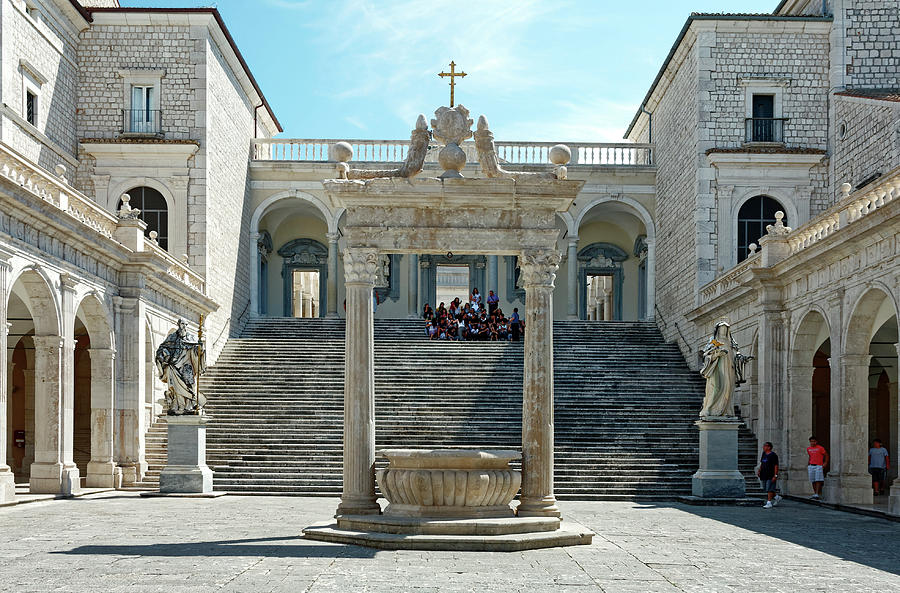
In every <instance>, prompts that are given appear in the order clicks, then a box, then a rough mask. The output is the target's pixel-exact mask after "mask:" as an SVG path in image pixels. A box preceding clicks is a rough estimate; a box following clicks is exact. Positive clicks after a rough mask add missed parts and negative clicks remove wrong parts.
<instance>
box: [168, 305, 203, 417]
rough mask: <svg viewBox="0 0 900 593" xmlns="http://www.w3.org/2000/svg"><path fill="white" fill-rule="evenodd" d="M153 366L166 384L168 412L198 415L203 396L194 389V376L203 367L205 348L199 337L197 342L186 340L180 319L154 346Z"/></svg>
mask: <svg viewBox="0 0 900 593" xmlns="http://www.w3.org/2000/svg"><path fill="white" fill-rule="evenodd" d="M156 368H157V369H159V378H160V380H161V381H162V382H163V383H165V384H166V385H167V386H168V388H167V389H166V404H167V405H168V408H169V414H170V415H178V416H180V415H182V414H199V413H200V410H201V408H202V407H203V404H205V403H206V398H205V397H203V395H201V394H200V393H199V391H198V390H197V378H198V377H199V376H200V375H201V374H203V372H204V371H205V370H206V350H205V349H204V346H203V340H202V339H201V338H200V337H199V336H198V338H197V341H196V342H192V341H189V340H188V335H187V324H185V322H184V320H183V319H179V320H178V328H177V329H175V330H174V331H172V332H171V333H170V334H169V335H168V336H166V339H165V340H163V342H162V344H160V345H159V348H157V350H156Z"/></svg>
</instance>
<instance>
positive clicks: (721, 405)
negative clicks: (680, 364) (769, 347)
mask: <svg viewBox="0 0 900 593" xmlns="http://www.w3.org/2000/svg"><path fill="white" fill-rule="evenodd" d="M750 358H751V357H745V356H744V355H743V354H741V353H740V352H739V351H738V347H737V342H735V341H734V338H732V337H731V325H730V324H729V323H728V320H727V319H724V318H723V319H720V320H719V321H718V322H717V323H716V328H715V329H714V330H713V334H712V336H710V338H709V341H708V342H707V343H706V346H705V347H704V348H703V369H702V370H701V371H700V374H701V375H702V376H703V378H704V379H706V396H705V397H704V398H703V409H702V410H700V417H701V418H708V417H733V416H734V402H733V399H734V387H735V385H736V384H737V381H738V379H739V376H738V367H739V368H740V370H741V371H743V365H744V364H746V362H747V361H748V360H750ZM741 374H743V373H741ZM740 378H742V377H740Z"/></svg>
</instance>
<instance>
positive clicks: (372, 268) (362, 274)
mask: <svg viewBox="0 0 900 593" xmlns="http://www.w3.org/2000/svg"><path fill="white" fill-rule="evenodd" d="M378 264H379V257H378V252H377V251H376V250H374V249H360V248H353V249H345V250H344V283H345V284H353V283H362V284H371V285H372V286H374V285H375V280H376V279H377V276H378Z"/></svg>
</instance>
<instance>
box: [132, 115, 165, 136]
mask: <svg viewBox="0 0 900 593" xmlns="http://www.w3.org/2000/svg"><path fill="white" fill-rule="evenodd" d="M161 122H162V110H160V109H123V110H122V133H123V134H161V133H162V125H161Z"/></svg>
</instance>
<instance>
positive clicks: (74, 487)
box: [30, 336, 80, 494]
mask: <svg viewBox="0 0 900 593" xmlns="http://www.w3.org/2000/svg"><path fill="white" fill-rule="evenodd" d="M33 340H34V365H35V369H34V370H35V388H34V399H35V405H34V441H35V443H34V463H32V464H31V484H30V490H31V493H32V494H73V493H75V492H77V491H78V487H79V485H80V479H79V475H78V468H77V467H75V464H74V463H72V462H71V456H72V449H71V436H70V437H69V442H70V446H69V455H68V457H69V460H68V463H67V461H66V456H65V455H64V453H63V447H64V446H65V438H64V436H63V432H64V422H63V416H64V415H65V410H64V406H65V404H64V403H63V386H62V372H63V369H64V368H67V369H69V370H71V368H72V367H71V365H68V366H66V365H64V363H63V358H64V357H65V356H66V352H68V353H70V354H72V355H73V356H74V344H72V345H71V346H66V345H65V344H64V342H65V340H64V339H63V337H62V336H34V338H33Z"/></svg>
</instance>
